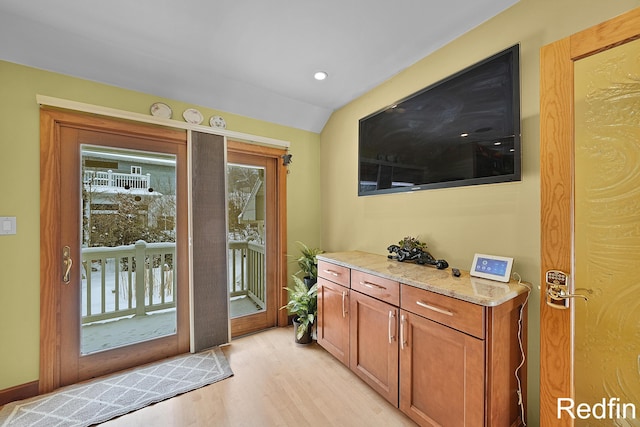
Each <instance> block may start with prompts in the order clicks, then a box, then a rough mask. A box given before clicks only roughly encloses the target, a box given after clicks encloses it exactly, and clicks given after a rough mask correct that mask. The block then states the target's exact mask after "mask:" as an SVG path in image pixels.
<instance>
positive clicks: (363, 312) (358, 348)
mask: <svg viewBox="0 0 640 427" xmlns="http://www.w3.org/2000/svg"><path fill="white" fill-rule="evenodd" d="M350 300H351V301H350V306H351V313H350V317H351V320H350V323H351V327H350V340H351V342H350V347H351V352H350V355H349V360H350V361H349V366H350V368H351V370H352V371H353V372H355V374H356V375H358V376H359V377H360V378H362V380H364V382H366V383H367V384H369V385H370V386H371V387H372V388H373V389H374V390H376V391H377V392H378V393H379V394H380V395H382V396H383V397H384V398H385V399H387V400H388V401H389V402H391V403H392V404H393V405H394V406H396V407H397V406H398V337H397V331H398V309H397V308H396V307H394V306H392V305H390V304H387V303H384V302H382V301H378V300H377V299H374V298H371V297H369V296H367V295H363V294H361V293H359V292H354V291H351V295H350Z"/></svg>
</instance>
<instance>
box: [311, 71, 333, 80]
mask: <svg viewBox="0 0 640 427" xmlns="http://www.w3.org/2000/svg"><path fill="white" fill-rule="evenodd" d="M328 75H329V74H327V73H326V72H324V71H316V73H315V74H314V75H313V78H314V79H316V80H324V79H326V78H327V76H328Z"/></svg>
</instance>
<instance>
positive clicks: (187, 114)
mask: <svg viewBox="0 0 640 427" xmlns="http://www.w3.org/2000/svg"><path fill="white" fill-rule="evenodd" d="M182 117H184V119H185V121H186V122H187V123H191V124H194V125H199V124H200V123H202V121H203V120H204V117H202V113H201V112H200V111H198V110H196V109H195V108H187V109H186V110H184V112H183V113H182Z"/></svg>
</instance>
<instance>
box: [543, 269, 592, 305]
mask: <svg viewBox="0 0 640 427" xmlns="http://www.w3.org/2000/svg"><path fill="white" fill-rule="evenodd" d="M570 282H571V276H570V275H569V274H568V273H565V272H564V271H560V270H549V271H547V272H546V274H545V295H546V302H547V304H548V305H549V306H551V307H553V308H558V309H567V308H569V299H571V298H583V299H584V300H585V301H589V298H588V297H587V296H586V295H582V294H578V293H575V294H572V293H569V284H570ZM587 292H589V293H591V291H590V290H587Z"/></svg>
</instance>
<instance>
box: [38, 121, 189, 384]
mask: <svg viewBox="0 0 640 427" xmlns="http://www.w3.org/2000/svg"><path fill="white" fill-rule="evenodd" d="M87 153H89V154H87ZM152 163H154V164H162V163H170V164H171V165H172V166H169V169H171V170H172V171H173V172H171V173H172V174H173V176H174V177H175V179H174V180H173V181H171V184H169V185H167V186H166V187H164V188H163V192H164V193H165V194H164V195H163V194H162V193H161V192H160V191H158V189H159V187H161V186H162V185H163V184H161V183H160V181H161V180H159V179H158V176H160V175H162V174H163V172H160V169H156V170H155V172H154V176H153V181H152V177H151V174H149V175H145V174H143V173H142V172H143V171H142V168H146V167H147V166H150V165H151V164H152ZM141 165H142V166H141ZM123 168H125V169H126V170H123ZM167 176H168V175H167ZM167 176H164V177H165V178H166V177H167ZM186 177H187V174H186V135H185V134H184V132H177V131H171V130H167V129H162V128H157V127H151V126H143V125H135V124H130V123H124V122H119V121H115V120H108V119H103V118H96V117H91V116H85V115H79V114H70V113H63V112H54V111H43V112H42V114H41V319H40V320H41V358H40V362H41V375H40V391H41V392H47V391H50V390H52V389H55V388H57V387H60V386H63V385H67V384H73V383H76V382H79V381H82V380H85V379H88V378H92V377H96V376H99V375H104V374H107V373H111V372H114V371H117V370H121V369H125V368H129V367H132V366H137V365H140V364H143V363H148V362H150V361H153V360H158V359H161V358H164V357H168V356H172V355H176V354H179V353H182V352H185V351H187V350H188V348H189V320H188V319H189V318H188V299H189V297H188V270H187V268H183V267H181V266H186V265H187V262H186V259H187V214H186V207H187V204H186V196H187V188H186V186H187V181H186ZM151 183H153V184H151ZM169 193H170V194H171V195H169ZM165 202H166V204H170V205H171V206H172V207H171V208H168V207H165V208H161V207H160V205H161V204H163V203H165ZM125 206H127V207H131V209H127V208H125ZM125 211H126V212H125ZM169 211H170V212H171V213H170V214H169ZM107 215H110V216H114V217H121V218H122V217H123V218H124V222H125V224H121V226H116V225H112V224H111V223H107V222H104V223H103V224H102V225H101V226H99V223H100V221H99V220H98V217H99V216H103V217H104V216H107ZM159 221H162V225H163V226H166V227H164V228H162V227H160V224H159ZM127 224H128V225H127ZM152 224H154V226H153V228H154V230H155V229H158V230H159V231H158V235H157V236H156V237H158V236H162V238H161V239H160V240H164V241H166V242H167V243H165V244H160V245H159V246H162V248H163V249H161V251H164V253H163V255H159V252H158V256H156V254H155V253H153V254H152V252H153V251H152V250H151V248H150V246H153V245H150V244H147V243H146V242H144V241H142V240H140V241H136V242H133V241H132V242H133V243H135V244H133V243H132V242H128V243H132V244H127V245H125V244H124V243H122V242H120V243H116V244H115V245H114V244H109V243H104V242H102V240H104V239H107V238H115V239H116V240H114V241H120V240H121V239H122V238H123V236H122V234H126V233H129V232H130V231H131V230H132V229H136V230H138V231H139V232H141V233H143V234H145V235H146V237H149V238H151V233H148V231H149V230H150V229H151V228H152ZM156 225H157V226H158V227H156ZM160 228H162V230H160ZM128 237H131V238H133V239H134V240H138V237H135V238H134V237H132V236H128ZM140 239H141V238H140ZM147 240H150V239H147ZM154 241H155V240H154ZM101 242H102V243H101ZM111 243H113V242H111ZM139 243H140V244H139ZM143 246H144V247H145V248H143ZM136 251H137V252H136ZM114 253H117V254H119V255H117V256H116V255H113V254H114ZM109 254H110V255H109ZM108 271H110V272H111V273H109V272H108ZM108 274H112V275H113V276H114V281H113V282H109V286H107V285H106V280H105V276H106V275H108ZM156 277H157V278H158V281H156V280H154V278H156ZM94 278H95V279H96V280H100V278H102V281H103V283H102V284H101V285H98V289H99V288H100V287H101V288H102V290H101V291H100V290H98V291H97V293H95V294H93V301H92V299H91V298H92V296H91V295H92V294H91V289H93V286H92V285H91V281H92V280H93V279H94ZM120 278H122V279H123V280H122V282H118V280H119V279H120ZM134 283H136V284H137V285H139V286H137V285H134ZM160 283H161V284H162V285H161V289H159V292H160V293H162V295H163V297H162V304H160V305H156V307H155V308H158V309H162V310H164V311H168V312H171V313H173V314H172V316H173V323H172V325H170V326H169V328H168V329H166V330H165V331H164V332H162V333H161V334H160V335H159V336H158V335H156V336H152V337H151V336H149V335H144V336H143V337H142V338H141V339H140V340H137V339H136V340H125V341H122V342H118V343H113V342H111V341H107V340H106V339H103V340H102V341H101V342H98V344H99V345H98V346H95V345H94V346H85V345H84V343H85V342H86V341H88V337H89V335H86V334H85V331H86V330H87V329H88V328H89V327H91V328H92V329H93V332H92V334H93V335H94V336H95V335H99V334H97V331H96V330H97V329H103V328H111V327H116V326H117V327H120V326H122V325H123V324H125V323H127V324H128V325H129V326H132V325H131V323H129V322H132V321H134V319H138V320H139V319H142V318H145V317H146V316H147V315H148V314H149V311H150V310H148V309H149V308H150V306H152V305H153V297H152V296H151V293H152V289H153V288H155V287H156V284H157V285H160ZM121 293H122V294H127V295H126V297H124V298H120V297H121V296H123V295H121ZM166 295H170V297H169V298H168V299H165V296H166ZM147 296H150V297H149V298H147ZM96 299H98V300H100V301H99V302H97V301H95V300H96ZM127 299H128V300H129V301H135V303H134V304H132V305H131V306H129V307H124V306H121V305H119V304H121V303H122V304H126V302H123V301H126V300H127ZM169 300H170V302H169ZM108 301H113V303H114V307H110V308H109V309H106V308H105V306H106V305H107V303H108ZM96 302H97V305H96V304H93V303H96ZM160 306H161V307H160ZM96 307H97V311H99V313H97V312H94V311H92V310H94V309H95V308H96ZM100 307H102V308H100ZM151 309H154V308H151ZM116 319H120V320H116ZM138 326H139V322H138V321H137V320H136V326H135V327H138ZM109 335H111V338H110V340H111V339H116V338H130V337H129V336H128V335H132V333H131V328H129V327H128V328H125V329H124V330H120V331H119V332H118V331H116V332H113V331H112V332H109ZM101 339H102V338H101ZM101 345H103V346H102V347H101Z"/></svg>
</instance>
